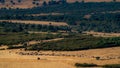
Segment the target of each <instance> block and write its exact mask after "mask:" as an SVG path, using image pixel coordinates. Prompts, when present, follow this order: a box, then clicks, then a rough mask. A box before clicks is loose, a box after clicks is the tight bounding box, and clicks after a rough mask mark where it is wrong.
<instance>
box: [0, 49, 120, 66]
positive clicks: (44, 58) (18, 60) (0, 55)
mask: <svg viewBox="0 0 120 68" xmlns="http://www.w3.org/2000/svg"><path fill="white" fill-rule="evenodd" d="M34 53H36V52H35V51H23V50H21V49H18V50H1V51H0V67H1V68H38V67H39V68H48V67H49V68H75V67H74V64H75V63H76V62H78V63H94V64H98V65H104V64H120V47H112V48H103V49H92V50H83V51H67V52H66V51H61V52H60V51H40V52H37V54H34ZM96 56H99V57H101V59H100V60H96V59H95V58H94V57H96ZM38 57H39V58H40V60H37V58H38Z"/></svg>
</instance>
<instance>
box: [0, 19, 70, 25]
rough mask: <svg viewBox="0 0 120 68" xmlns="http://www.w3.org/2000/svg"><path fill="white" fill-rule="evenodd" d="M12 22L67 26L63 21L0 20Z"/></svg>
mask: <svg viewBox="0 0 120 68" xmlns="http://www.w3.org/2000/svg"><path fill="white" fill-rule="evenodd" d="M3 21H6V22H12V23H25V24H41V25H53V26H68V24H67V23H65V22H52V21H30V20H0V22H3Z"/></svg>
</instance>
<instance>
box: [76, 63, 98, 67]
mask: <svg viewBox="0 0 120 68" xmlns="http://www.w3.org/2000/svg"><path fill="white" fill-rule="evenodd" d="M75 66H76V67H97V66H98V65H96V64H88V63H83V64H80V63H75Z"/></svg>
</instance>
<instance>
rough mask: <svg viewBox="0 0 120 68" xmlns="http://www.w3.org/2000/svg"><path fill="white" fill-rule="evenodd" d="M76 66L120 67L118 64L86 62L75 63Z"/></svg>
mask: <svg viewBox="0 0 120 68" xmlns="http://www.w3.org/2000/svg"><path fill="white" fill-rule="evenodd" d="M75 66H76V67H102V68H120V64H108V65H97V64H93V63H91V64H88V63H75Z"/></svg>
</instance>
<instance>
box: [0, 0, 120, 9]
mask: <svg viewBox="0 0 120 68" xmlns="http://www.w3.org/2000/svg"><path fill="white" fill-rule="evenodd" d="M45 1H46V2H47V3H48V2H49V0H45ZM56 1H57V0H56ZM75 1H79V2H81V1H82V0H67V2H69V3H73V2H75ZM84 1H85V2H111V1H113V0H84ZM116 1H117V2H120V0H116ZM43 2H44V0H5V1H4V0H0V8H3V7H6V8H32V7H36V6H41V5H42V3H43Z"/></svg>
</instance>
